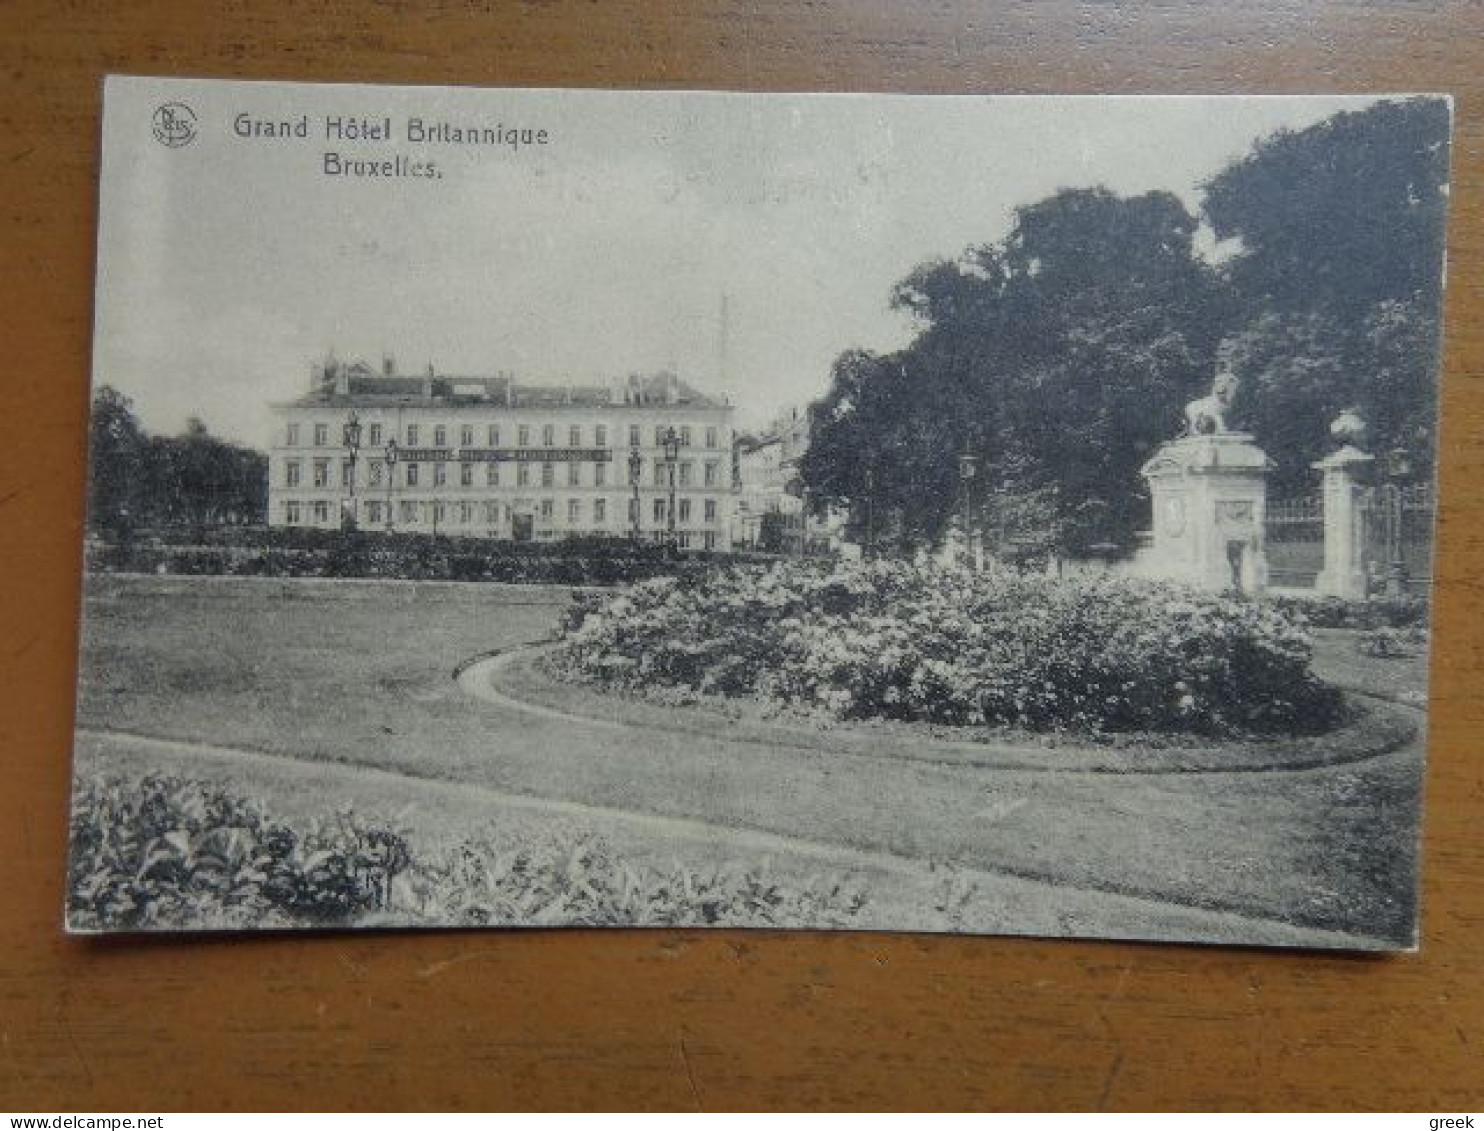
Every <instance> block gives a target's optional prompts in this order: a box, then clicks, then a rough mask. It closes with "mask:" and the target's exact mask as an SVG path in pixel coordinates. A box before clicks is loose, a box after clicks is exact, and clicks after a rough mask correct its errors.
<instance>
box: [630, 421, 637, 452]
mask: <svg viewBox="0 0 1484 1131" xmlns="http://www.w3.org/2000/svg"><path fill="white" fill-rule="evenodd" d="M638 446H639V426H638V425H637V424H630V425H629V447H631V448H637V447H638Z"/></svg>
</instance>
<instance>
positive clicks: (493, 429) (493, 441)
mask: <svg viewBox="0 0 1484 1131" xmlns="http://www.w3.org/2000/svg"><path fill="white" fill-rule="evenodd" d="M487 431H488V433H489V435H488V436H487V437H486V439H487V441H488V446H489V447H491V448H498V447H499V446H500V426H499V425H498V424H491V425H490V426H489V428H488V429H487Z"/></svg>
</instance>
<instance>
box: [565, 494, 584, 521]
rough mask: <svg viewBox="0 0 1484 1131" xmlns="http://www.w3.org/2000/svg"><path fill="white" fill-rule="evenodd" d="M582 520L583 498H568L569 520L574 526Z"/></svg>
mask: <svg viewBox="0 0 1484 1131" xmlns="http://www.w3.org/2000/svg"><path fill="white" fill-rule="evenodd" d="M581 521H582V500H581V499H568V500H567V522H568V523H570V524H571V525H573V526H576V525H577V524H578V523H579V522H581Z"/></svg>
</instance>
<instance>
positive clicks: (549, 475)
mask: <svg viewBox="0 0 1484 1131" xmlns="http://www.w3.org/2000/svg"><path fill="white" fill-rule="evenodd" d="M555 482H556V466H555V465H554V464H550V463H543V464H542V465H541V486H543V487H550V486H552V484H554V483H555Z"/></svg>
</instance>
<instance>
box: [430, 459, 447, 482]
mask: <svg viewBox="0 0 1484 1131" xmlns="http://www.w3.org/2000/svg"><path fill="white" fill-rule="evenodd" d="M447 483H448V465H447V464H446V463H435V464H434V465H433V486H434V487H443V486H445V485H447Z"/></svg>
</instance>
